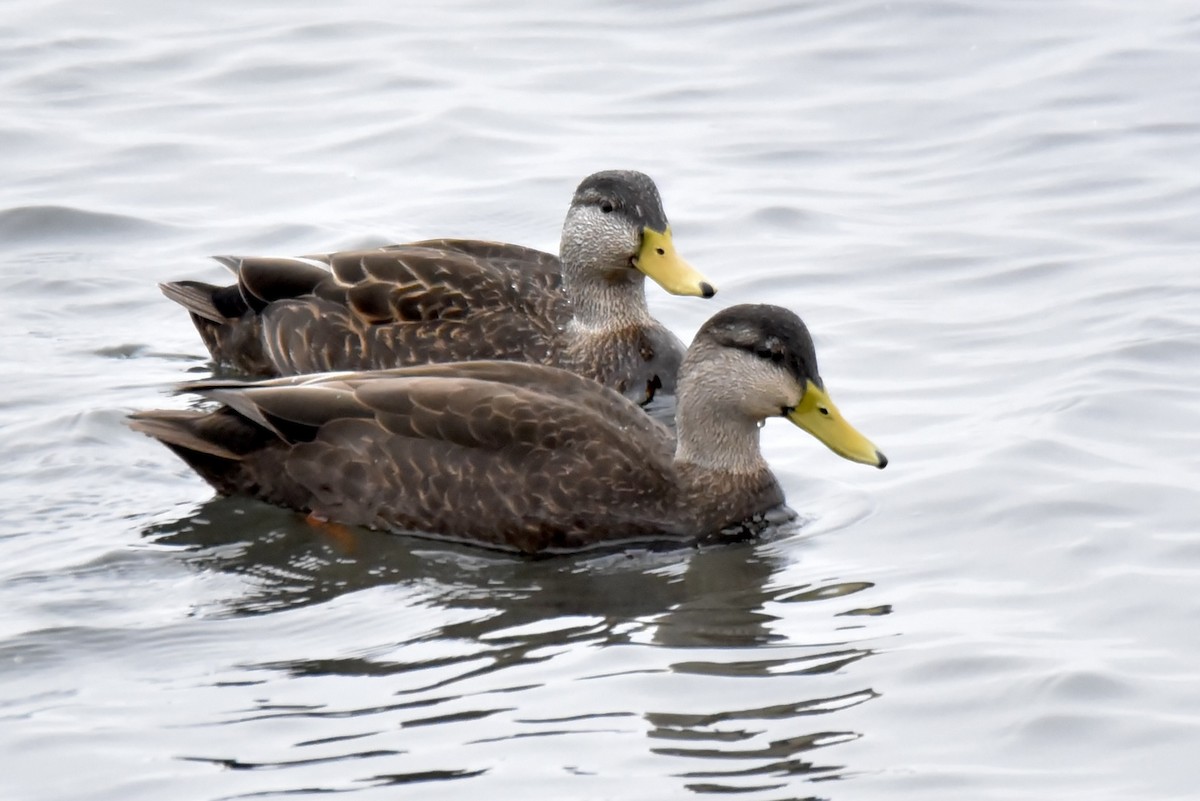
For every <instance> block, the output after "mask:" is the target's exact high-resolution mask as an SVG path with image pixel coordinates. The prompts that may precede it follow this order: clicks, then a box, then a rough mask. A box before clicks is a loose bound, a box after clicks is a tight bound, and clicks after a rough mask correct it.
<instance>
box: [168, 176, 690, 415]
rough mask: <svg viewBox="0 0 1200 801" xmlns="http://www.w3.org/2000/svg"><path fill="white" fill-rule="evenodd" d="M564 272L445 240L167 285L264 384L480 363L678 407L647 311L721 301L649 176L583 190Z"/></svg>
mask: <svg viewBox="0 0 1200 801" xmlns="http://www.w3.org/2000/svg"><path fill="white" fill-rule="evenodd" d="M560 252H561V258H560V257H556V256H553V255H551V254H549V253H544V252H541V251H538V250H533V249H530V248H525V247H521V246H518V245H509V244H503V243H498V242H482V241H476V240H461V239H439V240H428V241H424V242H415V243H411V244H405V245H394V246H390V247H386V248H379V249H374V250H363V251H344V252H340V253H332V254H325V255H318V256H308V257H303V258H295V259H290V258H259V257H255V258H223V259H222V261H223V262H224V263H225V264H226V265H227V266H229V267H230V268H231V269H232V270H233V271H234V273H235V275H236V276H237V283H236V284H234V285H232V286H227V287H217V286H213V285H209V284H203V283H199V282H190V281H183V282H176V283H171V284H165V285H163V291H164V292H165V293H166V294H167V296H168V297H170V298H171V299H173V300H175V301H177V302H179V303H180V304H182V305H183V306H184V307H185V308H187V309H188V311H189V312H191V314H192V319H193V321H194V322H195V324H196V327H197V329H198V330H199V331H200V334H201V336H202V338H203V339H204V342H205V345H206V346H207V347H208V350H209V352H210V353H211V355H212V356H213V358H214V359H215V360H216V361H218V362H220V363H223V364H228V365H230V366H232V367H234V368H235V369H237V370H239V371H242V372H245V373H248V374H251V375H285V376H286V375H297V374H303V373H312V372H321V371H330V370H373V369H386V368H391V367H401V366H405V365H416V364H428V363H437V362H450V361H462V360H473V359H501V360H511V361H523V362H530V363H534V364H545V365H552V366H556V367H561V368H563V369H566V370H570V371H572V372H574V373H577V374H579V375H582V376H584V377H587V378H591V379H593V380H597V381H600V382H601V383H603V384H604V385H605V386H608V387H611V388H613V389H615V390H617V391H618V392H621V393H623V394H625V395H627V396H628V397H630V398H631V399H633V400H635V401H637V402H641V401H643V400H645V399H646V398H647V397H649V396H650V395H652V394H653V392H654V390H655V389H656V388H657V387H659V386H661V387H663V388H664V390H665V391H667V392H672V391H673V388H674V384H675V376H676V372H677V371H678V368H679V362H680V359H681V358H682V355H683V345H682V343H680V341H679V340H678V338H676V337H675V336H674V335H673V334H672V333H671V332H670V331H669V330H668V329H666V328H665V327H664V326H662V325H661V324H660V323H658V322H657V321H656V320H655V319H654V318H653V317H652V316H651V315H650V312H649V310H648V308H647V306H646V298H645V288H644V281H645V277H646V276H647V275H650V276H651V277H653V278H654V279H655V280H657V281H658V282H659V283H661V284H663V286H664V287H665V288H667V289H668V290H669V291H672V292H675V293H677V294H693V295H699V296H704V297H711V295H712V294H713V292H714V290H713V288H712V286H711V284H709V283H708V282H707V281H706V280H705V279H704V278H703V276H700V275H699V274H698V273H696V272H695V271H693V270H691V268H690V267H688V266H687V265H686V264H685V263H683V262H682V261H681V260H680V259H679V258H678V257H677V256H676V255H675V253H674V248H673V245H672V244H671V238H670V229H669V226H668V224H667V221H666V216H665V214H664V213H663V211H662V207H661V201H660V200H659V197H658V192H657V189H656V188H655V187H654V184H653V182H652V181H650V179H649V178H648V177H646V176H644V175H642V174H641V173H633V172H606V173H597V174H595V175H592V176H590V177H588V178H587V179H585V180H584V181H583V183H581V184H580V186H579V189H578V190H577V191H576V193H575V197H574V199H573V201H572V203H571V207H570V209H569V211H568V214H567V220H566V223H565V224H564V227H563V236H562V244H561V251H560Z"/></svg>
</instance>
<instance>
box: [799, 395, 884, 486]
mask: <svg viewBox="0 0 1200 801" xmlns="http://www.w3.org/2000/svg"><path fill="white" fill-rule="evenodd" d="M787 419H789V420H791V421H792V422H793V423H795V424H796V425H798V426H800V427H801V428H803V429H804V430H805V431H807V432H808V433H810V434H812V435H813V436H814V437H816V438H817V439H819V440H821V442H824V443H825V444H826V445H827V446H829V449H830V450H831V451H833V452H834V453H836V454H837V455H838V456H841V457H842V458H844V459H849V460H850V461H852V462H862V463H863V464H870V465H874V466H875V467H878V468H879V469H881V470H882V469H883V468H885V467H887V457H886V456H884V455H883V454H882V453H881V452H880V451H879V449H878V448H876V447H875V446H874V445H873V444H872V443H871V440H869V439H867V438H866V437H864V436H863V435H862V434H860V433H858V431H857V430H855V428H854V426H852V425H850V424H849V423H847V422H846V421H845V419H844V418H843V417H842V414H841V412H839V411H838V409H837V407H836V406H834V405H833V401H831V400H830V399H829V395H827V394H826V393H825V390H823V389H821V388H820V387H818V386H817V385H816V384H814V383H813V382H812V381H809V382H808V383H807V385H806V387H805V390H804V397H803V398H802V399H801V400H800V403H799V404H797V406H796V407H795V408H794V409H792V410H791V411H790V412H788V414H787Z"/></svg>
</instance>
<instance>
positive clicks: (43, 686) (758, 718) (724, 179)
mask: <svg viewBox="0 0 1200 801" xmlns="http://www.w3.org/2000/svg"><path fill="white" fill-rule="evenodd" d="M0 19H2V22H0V110H2V111H3V113H2V114H0V175H2V176H3V180H2V181H0V256H2V259H0V264H2V265H3V266H2V268H0V269H2V270H3V287H4V289H3V292H0V331H2V334H3V335H2V337H0V348H2V350H0V364H2V370H3V375H4V377H5V392H4V394H3V396H2V398H0V441H2V442H3V450H4V452H5V454H6V458H5V459H4V460H3V462H2V463H0V480H2V482H3V483H2V484H0V487H2V495H0V498H2V499H3V505H4V510H5V514H4V517H3V519H2V522H0V608H3V610H4V614H3V616H0V719H2V720H3V722H2V723H0V768H2V769H0V797H3V798H12V799H39V800H41V799H107V798H112V799H143V798H144V799H156V800H157V799H161V798H172V799H233V798H274V797H283V796H288V797H309V796H316V795H318V794H323V793H343V794H346V795H348V796H349V797H353V798H363V799H373V798H388V799H391V798H395V797H397V796H398V795H401V796H408V797H419V798H448V799H462V798H478V797H496V798H509V797H516V796H518V795H519V796H536V797H544V798H611V797H614V796H620V797H623V798H636V799H641V798H646V799H651V798H653V799H660V798H682V797H694V796H705V795H711V794H720V793H726V792H736V793H738V795H739V797H744V798H751V799H763V800H764V801H768V800H774V799H784V798H809V797H815V798H828V799H875V798H879V799H884V798H886V799H889V801H891V800H892V799H901V798H912V799H923V800H924V799H954V800H955V801H957V800H958V799H964V798H970V799H1014V798H1028V799H1048V798H1082V797H1087V798H1093V799H1128V798H1139V799H1183V798H1190V797H1192V796H1193V795H1194V787H1195V784H1196V779H1197V774H1196V771H1195V767H1194V760H1195V753H1196V751H1197V748H1198V747H1200V690H1198V689H1197V688H1198V687H1200V681H1198V679H1200V675H1198V674H1200V669H1198V667H1197V665H1200V634H1198V633H1197V631H1198V629H1197V626H1196V620H1197V619H1198V618H1200V600H1198V596H1197V593H1196V587H1197V582H1198V581H1200V539H1198V537H1197V528H1198V527H1197V522H1198V521H1200V503H1198V501H1200V492H1198V488H1200V414H1198V412H1197V408H1198V403H1200V386H1198V382H1197V379H1196V375H1197V366H1198V365H1200V359H1198V356H1197V354H1198V353H1200V348H1198V346H1200V315H1198V314H1197V309H1200V270H1198V269H1197V266H1196V264H1195V260H1196V253H1197V246H1198V245H1200V233H1197V231H1198V229H1197V223H1196V220H1197V219H1198V218H1200V177H1198V176H1200V172H1198V171H1197V170H1196V169H1195V165H1196V153H1198V152H1200V8H1198V7H1197V6H1196V5H1195V4H1194V3H1188V2H1159V3H1154V4H1135V3H1118V2H1086V3H1085V2H1069V1H1067V0H1061V1H1059V2H1036V3H1035V2H1001V1H1000V0H963V1H962V2H923V3H899V2H893V3H879V2H866V1H865V0H863V1H856V2H844V3H837V4H828V3H779V4H770V3H766V2H758V3H738V4H736V6H735V5H730V4H722V3H679V4H671V5H669V6H668V5H660V6H656V7H654V8H651V7H648V6H645V5H644V4H638V3H619V2H618V3H604V4H597V3H585V2H577V1H576V2H563V3H558V4H554V5H553V6H549V5H546V4H535V3H519V2H517V3H507V4H494V3H482V2H477V1H475V2H470V1H468V0H460V2H453V3H442V4H438V7H437V8H436V9H434V8H420V7H417V6H416V5H413V6H406V5H405V4H394V3H382V2H380V3H372V2H368V0H352V1H351V2H348V3H344V4H335V5H329V4H296V3H286V4H285V3H272V2H269V0H250V1H249V2H242V3H238V4H217V5H210V6H209V7H193V6H192V5H187V4H161V3H154V4H151V3H145V2H139V1H138V0H125V2H122V3H119V4H117V5H115V6H114V5H112V4H96V3H84V2H79V0H62V1H61V2H45V3H38V4H33V3H19V2H13V0H10V2H9V3H8V4H7V5H5V7H4V14H3V15H2V16H0ZM613 167H620V168H632V169H642V170H645V171H646V172H648V173H650V174H651V175H653V176H654V177H655V178H656V179H657V180H658V182H659V184H660V188H661V189H662V192H663V195H664V200H665V205H666V209H667V213H668V214H669V215H670V217H671V220H672V223H673V227H674V230H675V235H676V242H677V244H678V246H679V248H680V252H681V254H683V255H684V256H685V257H686V258H688V259H689V260H691V261H692V262H693V263H695V264H696V265H697V266H698V267H700V268H701V269H703V270H704V271H705V272H706V273H707V274H708V275H710V276H711V277H712V278H713V280H714V281H715V282H716V283H717V284H718V286H719V288H720V294H718V296H717V298H716V299H714V300H713V301H712V302H708V303H706V302H702V301H698V300H694V299H684V298H674V297H669V296H666V295H665V294H663V293H662V292H659V291H658V290H652V295H651V299H650V300H651V305H652V307H653V308H654V310H655V311H656V313H657V314H658V315H659V317H660V318H661V319H663V320H664V321H666V322H667V323H668V324H669V325H671V326H672V327H673V328H674V329H675V330H676V331H677V332H678V333H679V334H680V335H681V336H683V337H685V338H686V337H688V336H690V335H691V333H692V332H693V331H694V330H695V329H696V327H697V326H698V325H699V324H700V322H702V321H703V320H704V319H705V318H706V317H707V316H709V315H710V314H711V313H712V312H713V311H714V310H715V309H716V308H718V307H719V306H724V305H729V304H733V303H737V302H749V301H771V302H775V303H781V304H784V305H787V306H789V307H791V308H793V309H795V310H796V311H798V312H799V313H800V314H802V315H803V316H804V318H805V319H806V321H807V322H808V324H809V326H810V327H811V329H812V330H813V332H814V334H815V336H816V339H817V345H818V349H819V354H820V357H821V360H822V362H821V363H822V373H823V374H824V376H825V379H826V382H827V384H828V386H829V388H830V390H831V392H832V394H833V396H834V398H835V399H836V400H837V402H838V403H839V405H840V406H841V408H842V409H843V411H845V412H846V414H847V416H848V417H849V418H850V419H851V420H853V421H854V423H855V424H856V425H857V426H858V427H859V428H860V429H861V430H862V431H863V432H864V433H866V434H867V435H868V436H870V437H871V438H872V439H873V440H874V441H875V442H877V443H878V444H879V445H880V447H882V448H883V449H884V450H885V452H886V453H887V454H888V456H889V457H890V458H891V460H892V463H891V465H890V466H889V468H888V469H887V470H886V471H883V472H877V471H873V470H869V469H866V468H863V467H862V466H859V465H852V464H848V463H843V462H842V461H840V460H838V459H836V457H834V456H832V455H831V454H829V453H828V452H826V451H824V450H823V449H822V448H821V447H820V446H819V445H817V444H816V443H814V442H812V441H811V439H809V438H808V437H806V436H805V435H804V434H803V433H802V432H800V431H798V430H796V429H794V428H791V427H789V426H788V425H787V424H786V423H784V422H782V421H773V422H772V423H770V424H769V425H768V426H767V427H766V429H765V431H764V443H765V452H766V455H767V457H768V459H769V460H770V462H771V463H772V465H773V466H774V467H775V469H776V471H777V473H778V474H779V476H780V479H781V481H782V482H783V484H784V487H785V489H786V491H787V494H788V498H789V501H790V503H791V505H792V506H794V507H795V508H797V509H799V510H801V511H802V512H803V513H804V515H805V516H806V518H807V519H808V520H809V522H808V524H807V525H806V526H805V527H803V528H802V529H801V530H800V531H799V532H798V533H794V534H791V535H787V536H781V537H775V538H771V539H768V540H766V541H763V542H758V543H751V544H745V545H738V546H732V547H720V548H710V549H702V550H694V551H683V552H675V553H640V552H631V553H627V554H618V555H607V556H589V557H576V558H563V559H551V560H545V561H537V562H523V561H519V560H513V559H508V558H504V557H500V556H495V555H491V554H487V553H482V552H477V551H473V550H471V549H468V548H456V547H444V546H438V545H434V544H430V543H428V542H417V541H412V540H406V539H404V538H397V537H389V536H385V535H381V534H372V533H369V532H361V533H357V534H356V535H355V536H354V537H353V538H352V539H347V540H340V539H331V538H329V537H327V536H326V535H324V534H322V533H321V532H319V531H316V530H313V529H310V528H308V527H307V526H304V525H303V524H302V523H300V522H298V521H297V520H296V518H295V516H293V515H291V514H289V513H287V512H285V511H281V510H275V509H271V508H266V507H262V506H259V505H257V504H253V503H250V502H243V501H236V500H235V501H218V500H214V499H213V498H212V494H211V492H210V491H209V490H208V489H207V488H206V487H205V485H203V484H202V483H201V482H200V481H199V480H198V479H197V478H195V477H194V476H193V475H191V474H190V473H189V472H188V471H187V470H186V469H185V468H184V467H183V465H182V464H181V463H180V462H178V460H176V459H175V458H174V457H172V455H171V454H170V453H168V452H167V451H166V450H165V449H163V448H162V447H160V446H158V445H157V444H155V443H154V442H152V441H150V440H148V439H146V438H143V437H140V436H137V435H134V434H132V433H131V432H129V431H128V430H127V429H126V428H125V427H124V425H123V417H124V415H125V414H126V413H127V412H129V411H131V410H134V409H141V408H151V407H159V406H163V405H172V404H183V403H186V402H187V401H186V399H181V398H174V397H171V396H169V394H168V392H169V388H170V386H171V385H172V384H173V383H175V382H177V381H179V380H182V379H187V378H196V377H202V376H204V375H206V374H207V372H208V365H207V364H206V362H205V361H204V359H203V350H202V348H201V346H200V344H199V341H198V339H197V337H196V335H195V333H194V331H193V330H192V328H191V326H190V323H189V322H188V321H187V319H186V318H185V316H184V315H182V314H181V313H180V312H179V310H178V309H177V308H175V307H174V306H173V304H171V303H169V302H167V301H166V300H165V299H164V298H162V297H161V296H160V295H159V293H158V291H157V289H156V288H155V284H156V282H158V281H164V280H171V279H177V278H185V277H186V278H199V279H207V280H219V279H220V278H221V277H222V276H223V271H222V269H221V268H220V267H219V266H217V265H216V264H215V263H214V262H210V261H207V260H206V258H205V257H206V256H207V254H212V253H256V254H257V253H280V254H298V253H305V252H312V251H318V250H328V249H334V248H342V247H351V246H359V245H367V244H376V243H383V242H388V241H398V240H405V239H411V238H421V237H433V236H451V235H469V236H477V237H481V238H493V239H503V240H507V241H513V242H518V243H522V244H527V245H532V246H536V247H542V248H548V249H554V248H555V247H556V244H557V237H558V229H559V226H560V225H561V221H562V216H563V214H564V212H565V209H566V204H567V201H568V199H569V196H570V193H571V191H572V190H573V188H574V185H575V183H576V182H577V181H578V180H579V179H580V178H581V177H582V176H584V175H586V174H587V173H590V172H592V171H594V170H597V169H605V168H613ZM714 304H715V305H714Z"/></svg>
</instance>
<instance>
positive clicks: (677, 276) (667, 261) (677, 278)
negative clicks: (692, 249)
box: [636, 226, 717, 298]
mask: <svg viewBox="0 0 1200 801" xmlns="http://www.w3.org/2000/svg"><path fill="white" fill-rule="evenodd" d="M636 266H637V268H638V269H639V270H641V271H642V272H643V273H645V274H646V275H647V276H649V277H650V278H652V279H654V280H655V281H656V282H657V283H658V285H659V286H661V287H662V288H663V289H665V290H667V291H668V292H670V293H671V294H672V295H695V296H697V297H701V298H711V297H712V296H713V295H715V294H717V290H716V289H715V288H714V287H713V285H712V284H711V283H710V282H709V280H708V279H707V278H705V277H704V276H703V275H701V274H700V273H699V272H697V271H696V269H695V268H693V267H692V265H690V264H688V263H687V262H686V261H684V260H683V259H681V258H679V254H678V253H676V252H675V243H674V242H673V241H671V228H670V227H669V226H668V227H667V229H666V230H665V231H655V230H654V229H653V228H649V227H647V228H644V229H642V248H641V250H639V251H638V255H637V261H636Z"/></svg>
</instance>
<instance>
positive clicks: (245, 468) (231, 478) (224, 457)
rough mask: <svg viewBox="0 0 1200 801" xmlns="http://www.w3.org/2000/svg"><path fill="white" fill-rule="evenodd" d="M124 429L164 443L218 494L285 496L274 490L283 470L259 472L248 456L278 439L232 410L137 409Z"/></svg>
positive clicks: (278, 498) (272, 498)
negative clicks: (265, 473) (277, 473)
mask: <svg viewBox="0 0 1200 801" xmlns="http://www.w3.org/2000/svg"><path fill="white" fill-rule="evenodd" d="M129 427H130V428H132V429H133V430H134V431H138V432H141V433H143V434H147V435H149V436H151V437H154V438H155V439H157V440H158V441H159V442H161V443H162V444H163V445H166V446H167V447H168V448H170V449H171V450H172V451H174V452H175V454H176V455H177V456H178V457H179V458H181V459H183V461H184V462H186V463H187V465H188V466H189V467H191V468H192V469H193V470H195V471H196V472H197V473H199V474H200V476H201V477H202V478H203V479H204V480H205V481H207V482H208V483H209V484H211V485H212V486H213V488H215V489H216V490H217V492H220V493H222V494H223V495H236V494H242V495H249V496H251V497H256V498H262V499H263V500H267V501H271V502H273V503H275V502H282V501H283V500H286V499H287V497H289V496H285V495H280V494H279V492H280V487H281V486H284V485H285V484H286V481H285V480H284V479H283V477H282V471H279V475H275V474H274V473H272V474H271V475H264V474H262V472H261V469H260V468H256V467H255V466H254V465H253V463H252V462H253V459H251V457H253V456H255V455H256V454H259V453H261V452H262V451H264V450H266V449H269V448H271V447H272V445H274V444H277V443H279V439H278V438H277V437H276V436H275V435H274V434H272V433H271V432H269V431H267V430H265V429H263V428H262V427H261V426H258V425H255V424H254V423H253V422H251V421H249V420H247V419H246V418H245V417H242V416H241V415H240V414H237V413H236V412H234V411H233V410H232V409H229V408H221V409H219V410H217V411H215V412H195V411H174V410H162V411H146V412H136V413H135V414H132V415H130V419H129ZM264 482H265V483H266V484H269V486H264Z"/></svg>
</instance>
